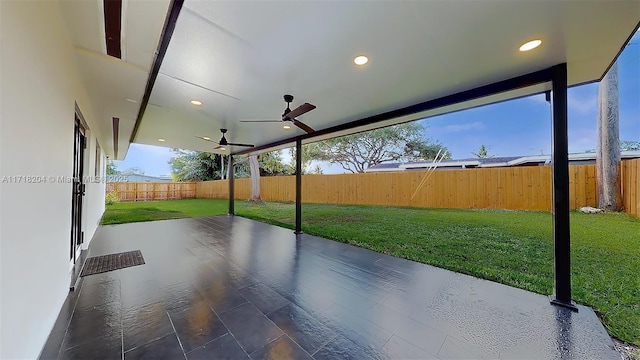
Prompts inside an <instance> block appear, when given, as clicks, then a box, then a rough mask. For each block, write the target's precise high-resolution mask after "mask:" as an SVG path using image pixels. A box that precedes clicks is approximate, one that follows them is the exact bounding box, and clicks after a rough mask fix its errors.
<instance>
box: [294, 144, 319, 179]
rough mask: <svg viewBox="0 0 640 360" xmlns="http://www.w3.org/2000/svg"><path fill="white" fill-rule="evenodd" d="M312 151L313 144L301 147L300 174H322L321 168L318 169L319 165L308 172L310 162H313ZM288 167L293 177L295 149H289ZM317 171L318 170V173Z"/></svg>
mask: <svg viewBox="0 0 640 360" xmlns="http://www.w3.org/2000/svg"><path fill="white" fill-rule="evenodd" d="M313 151H314V145H313V144H309V145H302V164H301V167H302V174H303V175H304V174H311V173H314V174H322V168H320V166H319V165H316V167H314V168H313V169H312V170H309V167H310V166H311V162H312V161H313V159H312V157H313V154H312V152H313ZM289 157H290V160H289V166H290V167H291V175H294V174H295V172H296V148H295V147H292V148H289ZM318 169H320V173H318V172H317V171H318Z"/></svg>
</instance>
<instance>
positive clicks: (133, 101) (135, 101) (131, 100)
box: [125, 99, 138, 104]
mask: <svg viewBox="0 0 640 360" xmlns="http://www.w3.org/2000/svg"><path fill="white" fill-rule="evenodd" d="M125 100H127V101H128V102H130V103H134V104H135V103H137V102H138V100H134V99H125Z"/></svg>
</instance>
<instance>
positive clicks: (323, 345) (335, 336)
mask: <svg viewBox="0 0 640 360" xmlns="http://www.w3.org/2000/svg"><path fill="white" fill-rule="evenodd" d="M337 338H338V335H333V337H332V338H331V340H329V341H327V342H325V343H324V344H322V345H320V347H319V348H318V349H316V351H314V352H313V354H311V357H314V356H315V354H317V353H318V351H320V350H322V349H323V348H324V347H325V346H327V344H328V343H330V342H332V341H333V340H335V339H337Z"/></svg>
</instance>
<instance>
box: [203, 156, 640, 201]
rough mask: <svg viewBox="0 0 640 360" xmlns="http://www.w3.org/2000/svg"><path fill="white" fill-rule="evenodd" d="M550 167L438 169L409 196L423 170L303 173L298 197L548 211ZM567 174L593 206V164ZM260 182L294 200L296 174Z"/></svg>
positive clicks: (240, 184) (222, 184) (266, 193)
mask: <svg viewBox="0 0 640 360" xmlns="http://www.w3.org/2000/svg"><path fill="white" fill-rule="evenodd" d="M637 168H638V167H637V165H636V167H635V169H637ZM551 171H552V168H551V167H550V166H523V167H497V168H478V169H464V170H436V171H434V172H433V173H432V174H431V176H430V177H429V178H428V180H427V181H426V183H425V185H424V186H423V187H422V188H421V189H420V190H419V191H418V192H417V194H416V196H415V197H414V198H413V199H411V196H412V194H413V193H414V191H415V190H416V188H417V186H418V185H419V184H420V182H421V180H422V179H423V178H424V177H425V176H427V174H428V173H427V172H426V171H405V172H379V173H365V174H341V175H304V176H303V177H302V201H303V202H304V203H317V204H352V205H382V206H411V207H431V208H457V209H465V208H478V209H482V208H490V209H513V210H545V211H551V206H552V204H551V194H552V191H551V184H552V183H551ZM625 171H626V170H625ZM636 172H637V171H636ZM629 173H630V171H629ZM625 174H627V172H625ZM636 175H637V174H636ZM569 176H570V191H569V194H568V196H569V200H570V206H571V208H572V209H576V208H580V207H582V206H597V187H596V171H595V165H573V166H570V167H569ZM625 176H626V175H625ZM636 187H637V186H636ZM260 188H261V195H262V199H263V200H267V201H281V202H293V201H295V177H294V176H272V177H263V178H261V180H260ZM228 191H229V185H228V182H227V181H226V180H217V181H206V182H200V183H197V185H196V197H198V198H227V196H228V195H227V194H228ZM630 192H632V191H630ZM636 193H637V191H636ZM234 195H235V197H236V198H237V199H242V200H244V199H248V198H249V197H250V195H251V179H247V178H243V179H236V180H235V191H234Z"/></svg>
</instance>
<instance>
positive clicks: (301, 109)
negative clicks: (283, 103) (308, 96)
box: [287, 103, 316, 119]
mask: <svg viewBox="0 0 640 360" xmlns="http://www.w3.org/2000/svg"><path fill="white" fill-rule="evenodd" d="M315 108H316V106H315V105H311V104H309V103H304V104H302V105H300V106H298V107H297V108H295V109H293V110H291V112H289V113H288V114H287V117H288V118H290V119H293V118H297V117H298V116H300V115H302V114H306V113H308V112H309V111H311V110H313V109H315Z"/></svg>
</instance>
